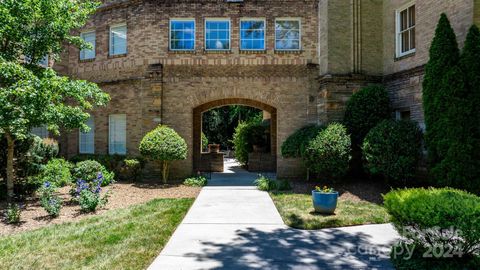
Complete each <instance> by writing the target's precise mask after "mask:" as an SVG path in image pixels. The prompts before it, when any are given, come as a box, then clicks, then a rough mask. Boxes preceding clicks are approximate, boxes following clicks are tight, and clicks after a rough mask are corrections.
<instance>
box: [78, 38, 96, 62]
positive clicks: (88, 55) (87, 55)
mask: <svg viewBox="0 0 480 270" xmlns="http://www.w3.org/2000/svg"><path fill="white" fill-rule="evenodd" d="M80 38H82V39H83V41H85V42H86V43H88V44H90V45H91V46H92V49H82V50H80V60H86V59H94V58H95V31H92V32H85V33H81V34H80Z"/></svg>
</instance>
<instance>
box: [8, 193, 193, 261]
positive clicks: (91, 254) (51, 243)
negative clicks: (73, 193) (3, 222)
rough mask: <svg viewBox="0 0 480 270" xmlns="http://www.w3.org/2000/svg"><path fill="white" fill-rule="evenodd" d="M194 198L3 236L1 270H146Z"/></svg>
mask: <svg viewBox="0 0 480 270" xmlns="http://www.w3.org/2000/svg"><path fill="white" fill-rule="evenodd" d="M192 203H193V199H156V200H152V201H150V202H148V203H145V204H140V205H135V206H131V207H129V208H125V209H118V210H113V211H109V212H107V213H105V214H102V215H99V216H95V217H92V218H85V219H83V220H80V221H78V222H74V223H64V224H60V225H53V226H48V227H45V228H42V229H38V230H34V231H30V232H25V233H20V234H16V235H11V236H5V237H0V269H145V268H146V267H148V265H149V264H150V263H151V262H152V261H153V259H154V258H155V257H156V256H157V255H158V254H159V253H160V251H161V250H162V248H163V247H164V245H165V244H166V243H167V241H168V239H169V238H170V236H171V234H172V233H173V231H174V230H175V228H176V227H177V225H178V224H179V223H180V222H181V220H182V219H183V217H184V216H185V213H186V212H187V210H188V209H189V208H190V206H191V204H192Z"/></svg>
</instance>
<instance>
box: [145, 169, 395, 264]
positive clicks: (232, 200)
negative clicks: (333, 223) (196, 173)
mask: <svg viewBox="0 0 480 270" xmlns="http://www.w3.org/2000/svg"><path fill="white" fill-rule="evenodd" d="M226 165H227V166H226V171H225V172H224V173H218V174H213V175H212V179H211V181H210V182H209V185H208V186H207V187H204V188H203V189H202V191H201V192H200V195H199V196H198V198H197V199H196V201H195V203H194V204H193V206H192V208H191V209H190V211H189V212H188V213H187V215H186V217H185V219H184V220H183V221H182V223H181V224H180V225H179V227H178V228H177V230H176V231H175V233H174V234H173V236H172V238H171V239H170V241H169V242H168V243H167V245H166V246H165V248H164V249H163V250H162V252H161V253H160V255H159V256H158V257H157V258H156V259H155V261H154V262H153V263H152V265H151V266H150V267H149V269H152V270H153V269H155V270H157V269H158V270H170V269H172V270H173V269H175V270H176V269H185V270H187V269H188V270H190V269H262V270H267V269H275V270H277V269H278V270H280V269H282V270H283V269H375V268H377V269H388V268H391V266H390V263H389V259H388V257H389V251H390V244H391V243H392V241H393V240H394V237H395V236H396V233H395V231H394V229H393V228H392V226H390V225H367V226H355V227H348V228H338V229H325V230H319V231H302V230H296V229H291V228H289V227H287V226H285V225H284V223H283V221H282V219H281V217H280V215H279V213H278V211H277V209H276V208H275V206H274V204H273V202H272V200H271V198H270V196H269V195H268V193H267V192H262V191H258V190H256V189H255V187H254V186H253V181H254V179H255V178H256V174H253V173H248V172H246V171H244V170H242V169H241V168H239V167H238V166H236V164H235V163H228V164H226Z"/></svg>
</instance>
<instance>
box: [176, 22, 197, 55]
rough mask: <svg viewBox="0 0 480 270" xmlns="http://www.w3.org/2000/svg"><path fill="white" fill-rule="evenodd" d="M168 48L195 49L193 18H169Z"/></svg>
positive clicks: (179, 49)
mask: <svg viewBox="0 0 480 270" xmlns="http://www.w3.org/2000/svg"><path fill="white" fill-rule="evenodd" d="M170 50H172V51H193V50H195V20H193V19H172V20H170Z"/></svg>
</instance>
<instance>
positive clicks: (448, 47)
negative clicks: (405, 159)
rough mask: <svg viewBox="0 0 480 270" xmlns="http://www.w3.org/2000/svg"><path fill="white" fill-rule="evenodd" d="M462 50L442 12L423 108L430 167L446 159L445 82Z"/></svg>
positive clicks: (424, 84) (446, 87)
mask: <svg viewBox="0 0 480 270" xmlns="http://www.w3.org/2000/svg"><path fill="white" fill-rule="evenodd" d="M459 58H460V51H459V49H458V44H457V40H456V36H455V33H454V31H453V29H452V27H451V25H450V22H449V20H448V18H447V15H445V14H444V13H442V15H441V16H440V20H439V22H438V25H437V28H436V30H435V36H434V38H433V41H432V44H431V47H430V59H429V61H428V63H427V65H426V66H425V77H424V81H423V108H424V113H425V124H426V136H425V142H426V146H427V149H428V157H429V161H430V165H431V166H432V167H434V166H435V165H436V164H438V162H440V161H441V160H442V158H441V157H440V155H439V142H440V140H442V139H443V138H444V136H445V129H444V125H443V124H442V121H444V118H445V114H446V113H447V112H446V111H445V106H446V105H447V104H448V102H449V97H448V96H447V95H446V94H447V93H446V92H448V90H449V86H448V83H446V81H445V80H444V78H445V77H446V76H447V74H448V73H449V72H450V71H451V69H452V67H454V66H456V65H457V64H458V62H459Z"/></svg>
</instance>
